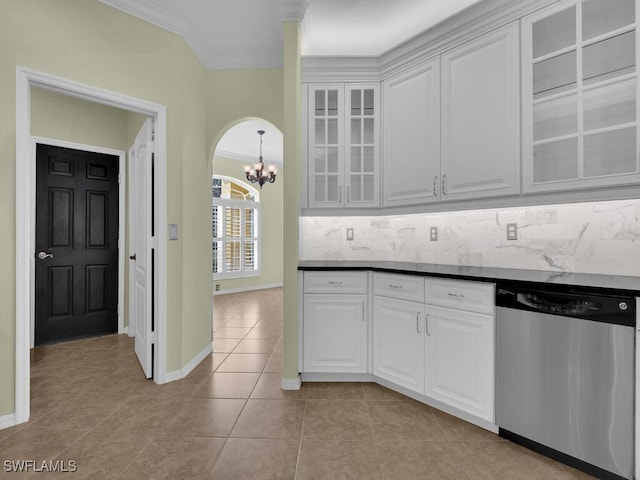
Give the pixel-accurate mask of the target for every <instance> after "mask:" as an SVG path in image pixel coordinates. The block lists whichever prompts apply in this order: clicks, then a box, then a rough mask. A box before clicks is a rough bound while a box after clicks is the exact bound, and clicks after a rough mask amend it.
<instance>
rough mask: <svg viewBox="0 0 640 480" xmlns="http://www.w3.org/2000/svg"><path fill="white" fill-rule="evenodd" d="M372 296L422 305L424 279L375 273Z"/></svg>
mask: <svg viewBox="0 0 640 480" xmlns="http://www.w3.org/2000/svg"><path fill="white" fill-rule="evenodd" d="M373 294H374V295H380V296H382V297H391V298H397V299H399V300H409V301H412V302H421V303H422V302H424V277H418V276H413V275H398V274H394V273H377V272H376V273H374V274H373Z"/></svg>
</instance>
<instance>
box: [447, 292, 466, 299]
mask: <svg viewBox="0 0 640 480" xmlns="http://www.w3.org/2000/svg"><path fill="white" fill-rule="evenodd" d="M447 295H449V296H450V297H455V298H464V295H463V294H462V293H451V292H447Z"/></svg>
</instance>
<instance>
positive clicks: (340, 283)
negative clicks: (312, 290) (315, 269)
mask: <svg viewBox="0 0 640 480" xmlns="http://www.w3.org/2000/svg"><path fill="white" fill-rule="evenodd" d="M329 285H342V280H341V281H339V282H336V281H333V280H329Z"/></svg>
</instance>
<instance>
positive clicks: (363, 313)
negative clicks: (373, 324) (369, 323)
mask: <svg viewBox="0 0 640 480" xmlns="http://www.w3.org/2000/svg"><path fill="white" fill-rule="evenodd" d="M362 321H363V322H364V303H363V304H362Z"/></svg>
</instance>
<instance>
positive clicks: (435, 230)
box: [429, 227, 438, 242]
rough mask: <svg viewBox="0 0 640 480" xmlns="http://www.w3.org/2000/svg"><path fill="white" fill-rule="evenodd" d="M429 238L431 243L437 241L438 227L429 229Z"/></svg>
mask: <svg viewBox="0 0 640 480" xmlns="http://www.w3.org/2000/svg"><path fill="white" fill-rule="evenodd" d="M429 238H430V239H431V241H432V242H435V241H437V240H438V227H431V229H430V230H429Z"/></svg>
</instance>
